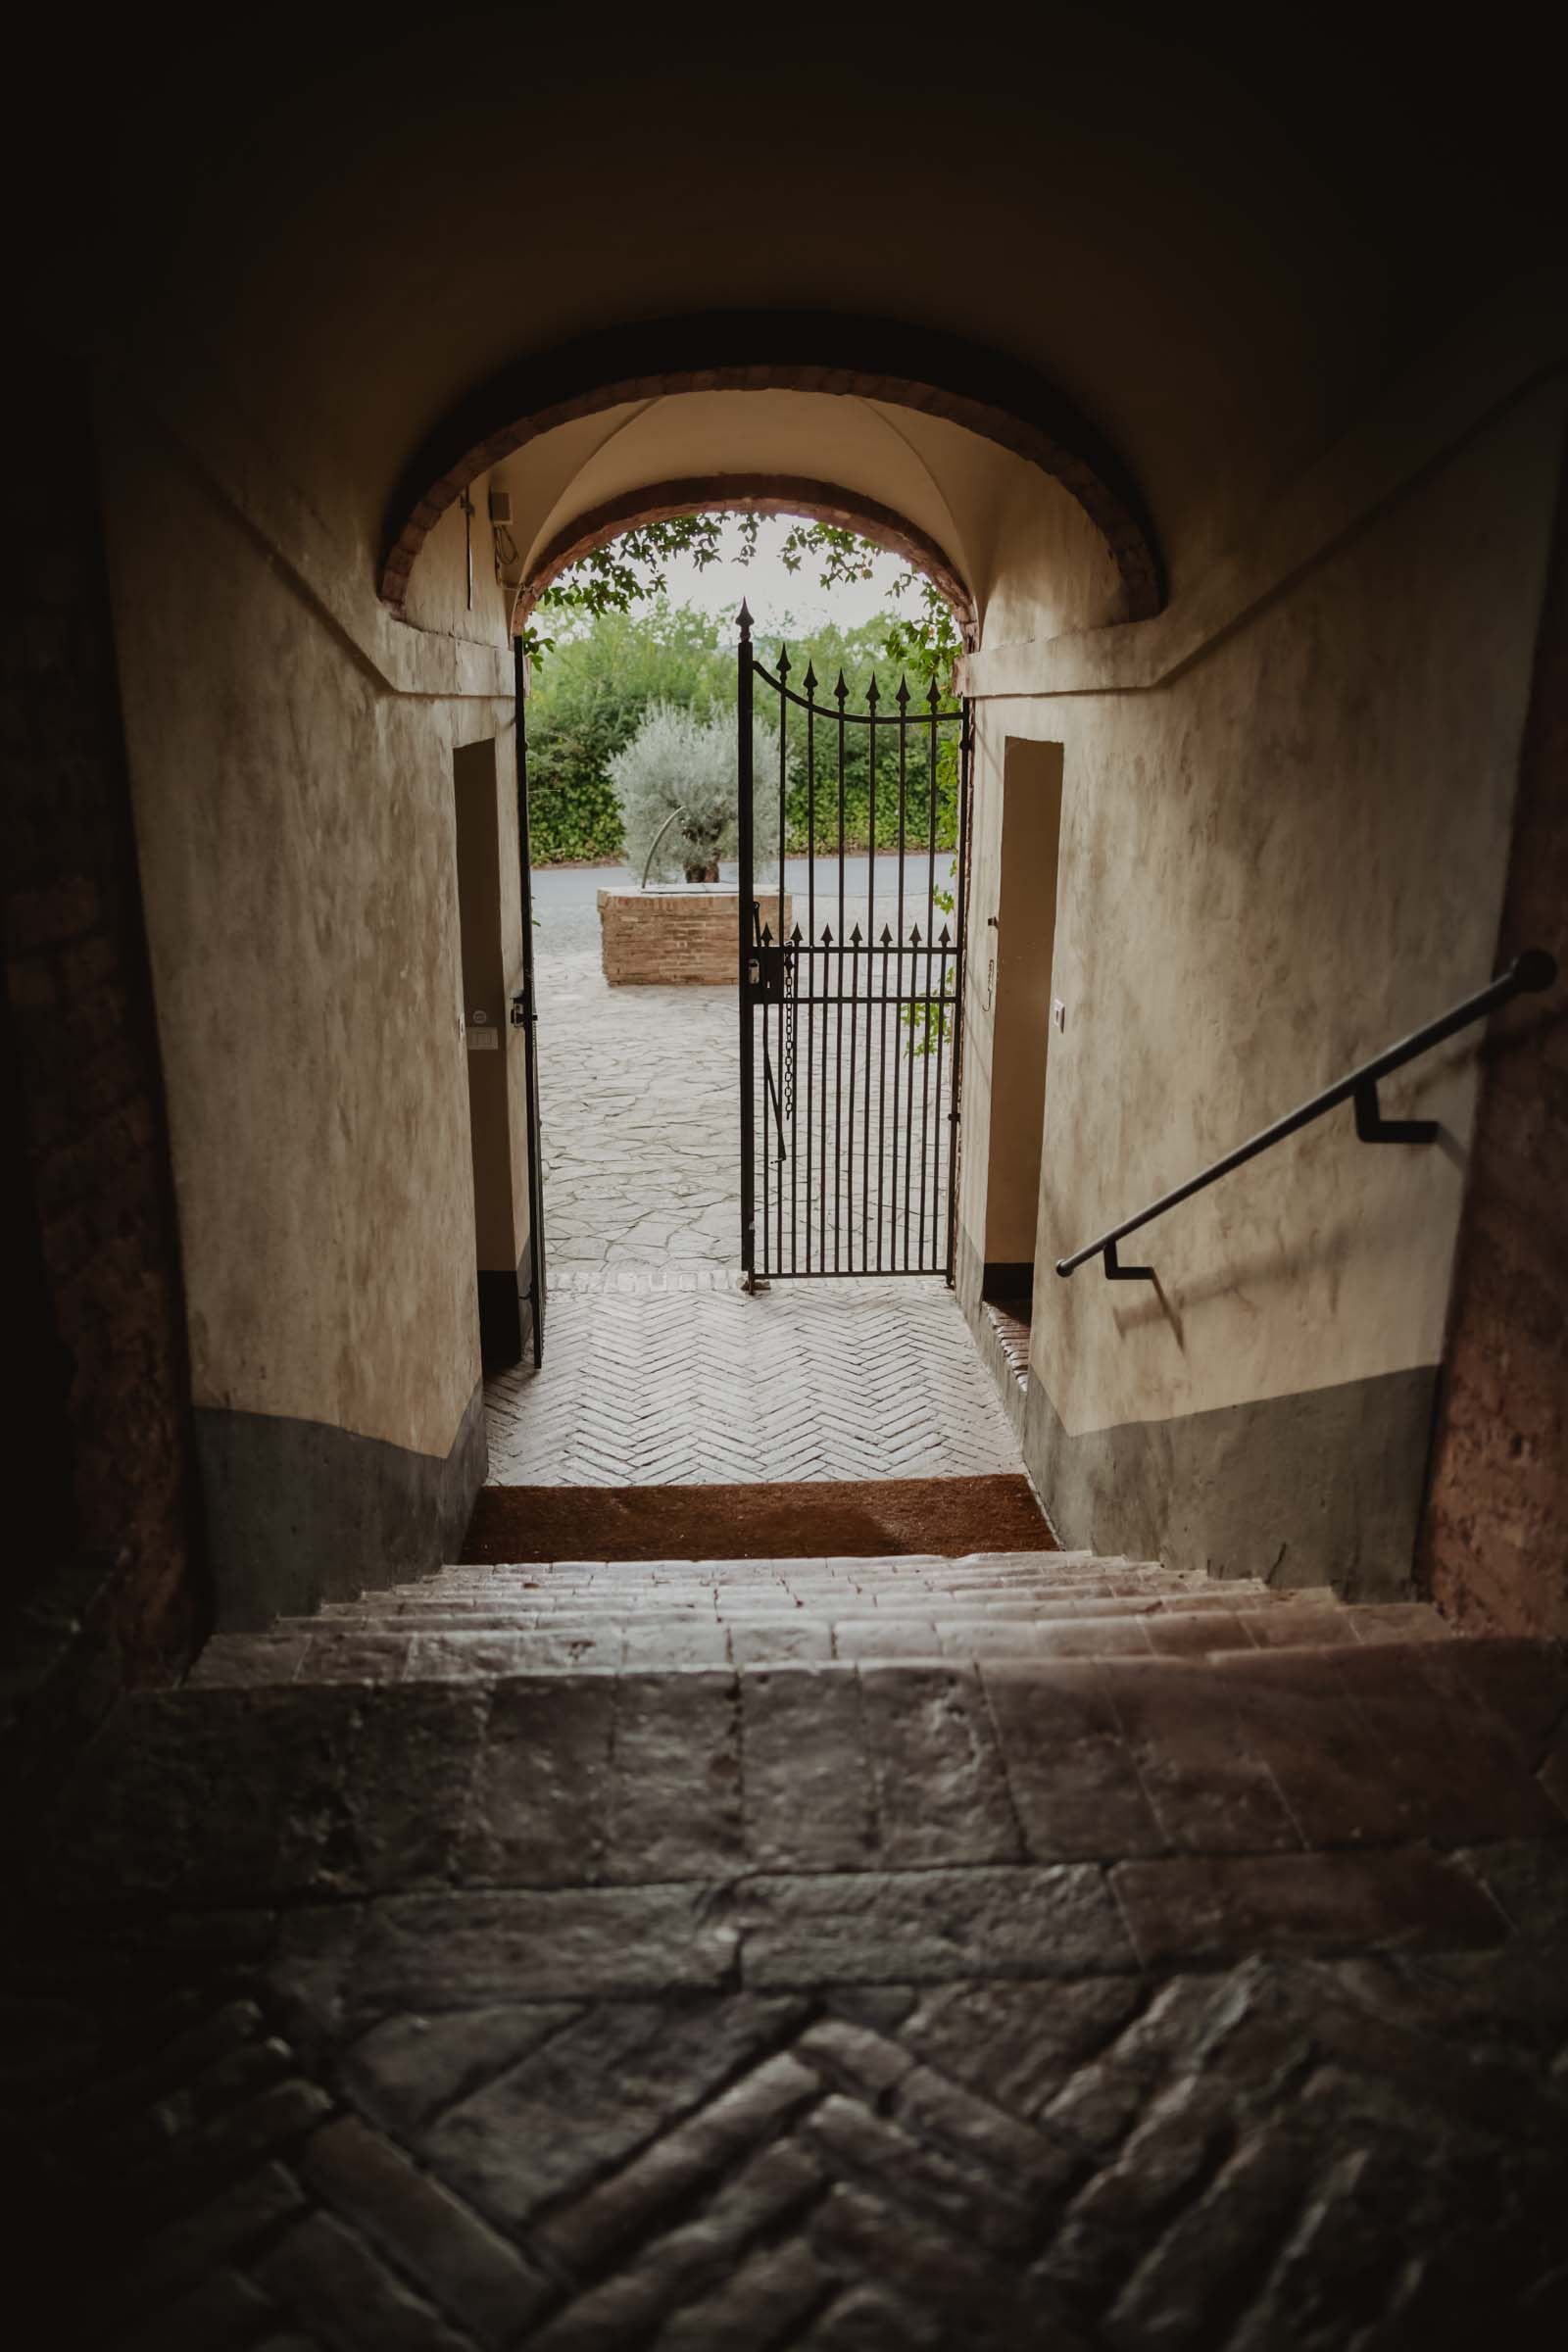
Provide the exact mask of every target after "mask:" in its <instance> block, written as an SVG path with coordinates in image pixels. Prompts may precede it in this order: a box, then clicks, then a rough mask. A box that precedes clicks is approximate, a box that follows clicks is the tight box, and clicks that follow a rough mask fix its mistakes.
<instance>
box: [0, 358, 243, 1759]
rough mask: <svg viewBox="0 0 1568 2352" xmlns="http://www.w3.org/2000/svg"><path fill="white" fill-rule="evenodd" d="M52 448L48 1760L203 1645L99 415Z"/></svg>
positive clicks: (43, 646) (33, 954) (47, 911)
mask: <svg viewBox="0 0 1568 2352" xmlns="http://www.w3.org/2000/svg"><path fill="white" fill-rule="evenodd" d="M50 430H51V433H52V435H53V436H55V437H56V438H57V441H58V448H59V456H60V462H59V464H58V465H57V466H51V465H50V464H49V463H48V462H47V459H46V457H45V455H43V454H42V453H41V452H40V454H39V455H38V457H37V459H36V463H35V466H34V469H33V471H32V474H31V480H32V482H33V484H35V485H37V487H34V488H32V489H30V490H29V491H28V492H27V493H26V494H25V496H24V498H23V502H22V503H23V509H24V513H23V547H22V552H21V555H20V558H19V560H18V561H16V562H15V563H14V564H12V565H10V566H8V569H7V581H8V589H7V594H8V601H9V603H10V606H11V611H10V613H9V615H8V620H9V625H8V627H7V629H6V632H5V644H6V651H5V670H4V726H5V733H6V750H7V782H6V790H5V797H4V804H3V811H0V849H3V862H4V873H5V893H4V906H3V923H4V944H5V951H6V979H7V990H6V1015H7V1017H6V1024H5V1027H6V1046H7V1053H6V1061H7V1068H6V1072H5V1091H6V1095H7V1098H8V1100H7V1103H6V1105H5V1107H6V1108H7V1110H8V1112H10V1113H11V1114H12V1115H11V1116H9V1117H8V1120H7V1133H6V1142H5V1147H4V1158H5V1171H4V1173H5V1190H6V1210H7V1225H8V1237H7V1238H8V1244H11V1245H19V1246H20V1247H19V1255H20V1256H21V1257H22V1259H23V1260H24V1261H25V1268H26V1278H25V1284H24V1290H25V1301H24V1309H23V1313H22V1316H21V1319H20V1321H21V1328H20V1330H17V1329H16V1327H15V1326H14V1327H13V1329H14V1336H15V1338H16V1339H18V1340H19V1341H20V1345H21V1348H23V1349H24V1350H25V1360H24V1361H23V1362H22V1363H21V1364H20V1366H19V1367H18V1369H19V1370H20V1372H21V1375H22V1378H23V1381H24V1383H25V1406H24V1408H23V1409H22V1417H21V1420H20V1432H21V1434H22V1436H23V1439H24V1443H25V1447H26V1457H25V1459H24V1461H23V1463H22V1467H21V1470H20V1472H19V1473H18V1474H15V1475H16V1485H17V1488H18V1490H19V1491H18V1492H16V1493H14V1494H13V1495H11V1496H10V1497H9V1498H8V1502H9V1506H10V1509H11V1512H12V1515H13V1525H15V1524H16V1520H17V1518H18V1517H20V1520H21V1523H22V1529H23V1541H21V1542H20V1543H19V1544H18V1545H17V1547H16V1549H15V1551H11V1552H10V1557H11V1562H12V1565H11V1567H10V1569H9V1571H8V1575H7V1582H6V1584H5V1586H4V1588H3V1589H0V1606H3V1608H4V1610H5V1614H6V1617H7V1619H8V1620H9V1621H10V1626H11V1630H12V1632H13V1634H14V1635H15V1636H16V1638H17V1641H18V1651H19V1680H18V1685H17V1687H16V1689H15V1691H14V1693H13V1697H14V1701H15V1705H16V1707H17V1708H19V1709H20V1710H21V1711H22V1713H23V1715H24V1718H25V1721H26V1723H27V1726H28V1733H29V1746H30V1747H33V1748H34V1749H36V1748H37V1747H38V1746H40V1745H42V1746H44V1747H47V1746H48V1745H49V1743H50V1736H51V1734H52V1733H53V1732H55V1731H59V1730H61V1729H62V1728H64V1730H65V1731H66V1732H69V1730H70V1728H71V1725H72V1723H73V1721H74V1722H76V1723H77V1724H78V1725H79V1721H80V1719H81V1718H82V1717H83V1716H85V1717H88V1718H90V1717H91V1715H92V1714H93V1713H94V1712H95V1711H97V1710H98V1709H99V1708H100V1707H101V1705H102V1704H104V1703H106V1701H107V1700H108V1698H110V1697H112V1696H113V1694H114V1692H115V1691H117V1690H118V1689H119V1688H121V1687H122V1686H123V1685H125V1684H139V1683H146V1682H155V1681H160V1680H167V1679H168V1678H169V1677H170V1676H171V1675H172V1673H174V1672H176V1671H177V1670H178V1669H179V1668H181V1667H182V1666H183V1664H184V1663H185V1662H186V1660H187V1659H188V1658H189V1656H190V1655H191V1654H192V1651H193V1649H194V1647H195V1645H196V1642H198V1640H199V1638H200V1635H201V1632H202V1630H203V1622H204V1593H203V1588H202V1582H201V1577H200V1573H199V1567H198V1552H197V1545H196V1541H195V1535H194V1528H195V1516H194V1511H193V1505H192V1496H193V1494H194V1482H193V1464H192V1453H191V1446H190V1427H189V1417H190V1383H189V1374H188V1369H187V1363H186V1353H185V1332H184V1313H183V1305H182V1301H181V1295H180V1285H179V1270H178V1250H177V1241H176V1234H175V1225H174V1215H173V1203H172V1188H171V1181H170V1174H169V1153H168V1145H167V1140H166V1134H165V1123H164V1108H163V1093H162V1082H161V1074H160V1068H159V1061H158V1051H157V1042H156V1032H155V1028H154V1023H153V1014H152V998H151V986H150V980H149V975H148V968H147V956H146V947H145V941H144V937H143V932H142V920H141V900H140V889H139V883H138V877H137V873H136V865H135V853H134V845H133V839H132V834H131V825H130V807H129V794H128V782H127V776H126V771H125V763H124V750H123V735H122V729H121V717H120V705H119V692H118V684H117V679H116V673H115V659H114V644H113V634H112V628H111V621H110V610H109V596H108V583H107V577H106V574H105V569H104V559H103V548H102V534H101V523H100V518H99V512H98V503H97V491H96V485H95V483H94V482H93V480H92V478H91V470H90V466H84V465H83V460H82V454H81V453H82V452H83V450H84V449H90V448H91V445H92V441H91V429H90V420H89V417H88V415H87V412H86V402H85V400H84V399H82V398H79V397H77V398H72V397H70V396H64V397H62V398H60V399H58V400H56V401H55V403H54V405H53V407H52V410H51V413H50ZM45 484H47V485H49V487H48V488H47V489H45V488H44V487H43V485H45ZM18 1427H19V1424H18V1423H16V1422H14V1423H13V1428H14V1429H17V1428H18ZM29 1461H30V1462H33V1463H36V1465H37V1475H36V1477H29V1476H28V1475H27V1470H28V1463H29ZM7 1548H8V1551H9V1550H10V1547H9V1546H8V1547H7ZM56 1700H58V1701H59V1704H58V1705H57V1704H55V1703H54V1702H55V1701H56ZM8 1703H9V1702H8ZM40 1710H43V1711H45V1712H46V1713H47V1716H48V1724H47V1726H46V1727H43V1728H40V1726H39V1724H38V1723H37V1722H35V1721H34V1716H35V1715H37V1714H38V1712H39V1711H40Z"/></svg>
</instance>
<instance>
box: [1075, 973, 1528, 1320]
mask: <svg viewBox="0 0 1568 2352" xmlns="http://www.w3.org/2000/svg"><path fill="white" fill-rule="evenodd" d="M1556 977H1557V965H1556V959H1555V958H1554V957H1553V956H1548V955H1547V953H1546V951H1545V949H1544V948H1527V949H1526V950H1525V952H1524V954H1523V955H1522V956H1517V957H1516V958H1515V960H1514V961H1513V962H1512V963H1511V964H1510V965H1509V966H1508V969H1507V970H1506V971H1505V972H1499V973H1498V974H1497V977H1496V978H1495V980H1493V981H1490V982H1489V983H1488V985H1487V986H1486V987H1485V988H1483V989H1478V990H1477V992H1476V994H1475V995H1474V996H1473V997H1466V998H1465V1000H1464V1002H1463V1004H1462V1005H1454V1006H1453V1008H1452V1010H1451V1011H1448V1012H1445V1013H1442V1014H1440V1016H1439V1017H1438V1019H1437V1020H1435V1021H1428V1023H1427V1025H1426V1027H1425V1028H1424V1029H1417V1030H1414V1031H1413V1032H1412V1033H1411V1035H1410V1036H1409V1037H1405V1038H1401V1039H1400V1040H1399V1043H1398V1044H1397V1046H1390V1047H1389V1049H1388V1051H1387V1053H1384V1054H1377V1055H1376V1056H1375V1057H1374V1059H1373V1060H1371V1061H1366V1062H1363V1063H1362V1064H1361V1067H1360V1068H1359V1069H1358V1070H1352V1071H1351V1072H1350V1074H1349V1076H1348V1077H1347V1078H1341V1079H1340V1080H1338V1081H1337V1083H1336V1084H1335V1085H1333V1086H1326V1087H1325V1088H1324V1089H1323V1092H1322V1093H1321V1094H1320V1095H1314V1096H1313V1097H1312V1099H1311V1101H1310V1102H1309V1103H1301V1104H1300V1106H1299V1108H1298V1109H1296V1110H1293V1111H1290V1112H1288V1113H1287V1114H1286V1116H1285V1117H1284V1118H1283V1119H1276V1120H1275V1122H1274V1124H1273V1126H1272V1127H1265V1128H1264V1129H1263V1130H1262V1132H1261V1133H1260V1134H1258V1135H1254V1136H1253V1137H1252V1138H1251V1139H1250V1142H1248V1143H1245V1144H1238V1145H1237V1147H1236V1149H1235V1151H1234V1152H1226V1154H1225V1156H1224V1158H1223V1159H1216V1160H1215V1161H1214V1162H1213V1164H1212V1165H1211V1166H1209V1167H1206V1168H1204V1169H1203V1171H1202V1173H1201V1175H1198V1176H1190V1177H1189V1178H1188V1180H1187V1182H1186V1183H1185V1184H1179V1185H1178V1186H1177V1187H1176V1189H1175V1191H1174V1192H1171V1193H1164V1194H1162V1195H1161V1196H1160V1198H1159V1199H1158V1200H1157V1201H1153V1202H1152V1204H1151V1205H1150V1206H1149V1207H1148V1208H1144V1209H1140V1210H1139V1212H1138V1214H1137V1216H1136V1217H1127V1218H1124V1219H1123V1221H1122V1223H1121V1224H1120V1225H1113V1226H1112V1227H1111V1229H1110V1231H1109V1233H1103V1234H1102V1235H1101V1237H1100V1239H1099V1241H1098V1242H1091V1243H1090V1244H1089V1245H1088V1247H1087V1248H1086V1249H1083V1250H1074V1251H1073V1254H1072V1255H1071V1257H1058V1258H1057V1260H1056V1272H1057V1273H1058V1274H1072V1273H1075V1272H1076V1271H1077V1269H1078V1267H1080V1266H1082V1265H1086V1264H1087V1263H1088V1261H1089V1259H1090V1258H1092V1257H1103V1259H1104V1261H1105V1279H1106V1281H1107V1282H1152V1281H1153V1280H1154V1279H1155V1276H1154V1269H1153V1267H1152V1266H1124V1265H1122V1264H1121V1263H1120V1261H1119V1260H1118V1258H1117V1255H1116V1245H1117V1243H1118V1242H1121V1241H1125V1239H1126V1238H1127V1236H1128V1234H1130V1233H1136V1232H1137V1231H1138V1228H1139V1227H1140V1226H1141V1225H1149V1224H1152V1222H1153V1220H1154V1218H1155V1217H1162V1216H1163V1215H1164V1214H1165V1211H1166V1210H1167V1209H1168V1208H1174V1207H1176V1205H1177V1203H1178V1202H1179V1201H1190V1200H1191V1199H1192V1197H1193V1195H1194V1193H1201V1192H1202V1191H1203V1189H1204V1188H1205V1186H1207V1185H1210V1184H1215V1183H1217V1182H1218V1180H1219V1178H1220V1177H1221V1176H1228V1175H1229V1174H1230V1172H1231V1170H1232V1168H1239V1167H1240V1166H1241V1165H1242V1164H1243V1162H1244V1161H1245V1160H1249V1159H1255V1158H1256V1157H1257V1155H1258V1153H1259V1152H1266V1151H1267V1150H1268V1148H1269V1146H1270V1145H1271V1144H1279V1143H1283V1142H1284V1140H1285V1138H1286V1137H1287V1136H1288V1135H1295V1133H1296V1132H1297V1130H1298V1128H1300V1127H1305V1126H1308V1125H1309V1124H1310V1123H1311V1121H1312V1120H1313V1119H1320V1118H1321V1117H1322V1116H1323V1114H1324V1112H1325V1111H1329V1110H1333V1109H1335V1108H1336V1107H1337V1105H1338V1104H1339V1103H1348V1102H1353V1103H1354V1104H1355V1132H1356V1137H1357V1139H1358V1141H1359V1142H1361V1143H1363V1144H1430V1143H1431V1142H1432V1141H1433V1139H1434V1138H1435V1136H1436V1135H1437V1132H1438V1122H1437V1120H1436V1119H1386V1118H1384V1117H1383V1115H1382V1113H1381V1111H1380V1110H1379V1108H1378V1081H1379V1079H1380V1078H1386V1077H1388V1075H1389V1073H1390V1072H1391V1071H1392V1070H1397V1069H1398V1068H1400V1067H1401V1065H1402V1064H1403V1063H1405V1062H1407V1061H1413V1060H1414V1059H1415V1057H1416V1055H1417V1054H1425V1053H1427V1052H1428V1051H1429V1050H1430V1049H1431V1048H1432V1047H1433V1046H1439V1045H1441V1044H1442V1043H1443V1041H1444V1039H1445V1038H1446V1037H1452V1035H1453V1034H1454V1032H1455V1030H1457V1029H1465V1028H1468V1026H1469V1025H1470V1023H1471V1022H1472V1021H1479V1020H1484V1019H1485V1017H1486V1015H1487V1014H1488V1013H1489V1012H1491V1011H1493V1010H1494V1009H1495V1007H1496V1006H1497V1005H1506V1004H1507V1002H1508V1000H1509V999H1510V997H1522V996H1531V995H1535V994H1537V993H1539V992H1540V991H1541V990H1542V989H1546V988H1549V987H1550V986H1551V984H1552V982H1553V981H1554V980H1555V979H1556Z"/></svg>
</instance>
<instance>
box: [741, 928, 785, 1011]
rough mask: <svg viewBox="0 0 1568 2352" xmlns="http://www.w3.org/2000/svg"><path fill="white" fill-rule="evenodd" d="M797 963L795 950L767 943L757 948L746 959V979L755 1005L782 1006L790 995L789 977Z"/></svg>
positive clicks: (764, 942)
mask: <svg viewBox="0 0 1568 2352" xmlns="http://www.w3.org/2000/svg"><path fill="white" fill-rule="evenodd" d="M794 962H795V950H794V949H793V948H792V947H788V946H785V945H784V944H782V943H780V944H778V945H776V946H774V945H770V944H769V943H767V942H766V941H763V942H761V943H760V944H759V945H758V946H755V947H754V948H753V949H752V951H751V953H750V955H749V956H747V959H746V979H747V985H748V987H749V989H750V991H751V997H752V1002H753V1004H754V1005H777V1004H781V1003H782V1002H783V1000H784V998H785V997H786V996H787V995H788V993H789V990H788V987H787V984H786V983H787V975H788V974H789V972H790V971H791V970H792V968H793V966H794Z"/></svg>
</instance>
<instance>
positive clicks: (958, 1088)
mask: <svg viewBox="0 0 1568 2352" xmlns="http://www.w3.org/2000/svg"><path fill="white" fill-rule="evenodd" d="M961 708H962V711H963V718H962V721H961V724H960V726H959V729H958V857H957V875H956V879H957V896H958V930H957V956H956V970H955V973H954V984H953V1000H954V1002H953V1099H952V1102H951V1103H949V1106H948V1117H949V1120H950V1121H951V1132H950V1135H949V1142H948V1263H947V1277H948V1288H949V1290H950V1291H951V1290H952V1288H953V1286H954V1282H955V1280H956V1272H955V1269H956V1260H957V1254H958V1105H959V1103H960V1101H961V1098H962V1090H963V999H964V985H963V980H964V973H963V963H964V928H963V927H964V921H965V918H966V916H967V913H968V900H969V795H970V789H971V785H972V781H973V775H974V705H973V704H972V703H971V702H970V700H969V698H968V696H967V695H965V696H964V697H963V701H962V706H961Z"/></svg>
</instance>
